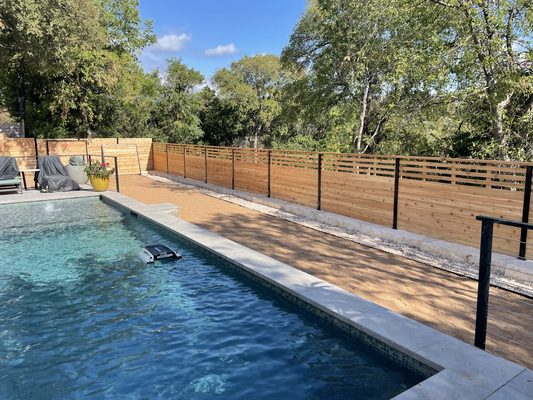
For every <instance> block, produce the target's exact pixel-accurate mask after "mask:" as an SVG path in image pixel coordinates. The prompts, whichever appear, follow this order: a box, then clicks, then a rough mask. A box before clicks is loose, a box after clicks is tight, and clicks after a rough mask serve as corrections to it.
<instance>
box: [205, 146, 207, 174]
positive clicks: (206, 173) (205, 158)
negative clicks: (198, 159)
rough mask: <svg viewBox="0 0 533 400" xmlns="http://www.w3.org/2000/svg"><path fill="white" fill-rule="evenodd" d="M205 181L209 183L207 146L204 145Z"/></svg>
mask: <svg viewBox="0 0 533 400" xmlns="http://www.w3.org/2000/svg"><path fill="white" fill-rule="evenodd" d="M204 183H207V146H204Z"/></svg>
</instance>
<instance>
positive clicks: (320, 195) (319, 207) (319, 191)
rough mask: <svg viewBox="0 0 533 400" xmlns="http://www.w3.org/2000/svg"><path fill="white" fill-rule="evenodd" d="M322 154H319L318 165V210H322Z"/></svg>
mask: <svg viewBox="0 0 533 400" xmlns="http://www.w3.org/2000/svg"><path fill="white" fill-rule="evenodd" d="M322 156H323V154H322V153H318V165H317V174H318V176H317V199H316V209H317V210H320V209H321V207H322Z"/></svg>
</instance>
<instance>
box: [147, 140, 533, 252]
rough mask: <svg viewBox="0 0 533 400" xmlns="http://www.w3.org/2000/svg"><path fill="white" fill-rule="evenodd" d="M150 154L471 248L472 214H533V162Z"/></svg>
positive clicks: (174, 147)
mask: <svg viewBox="0 0 533 400" xmlns="http://www.w3.org/2000/svg"><path fill="white" fill-rule="evenodd" d="M152 155H153V161H154V169H155V170H157V171H162V172H167V173H171V174H175V175H179V176H183V177H185V178H189V179H194V180H198V181H201V182H207V183H212V184H216V185H220V186H224V187H227V188H231V189H236V190H244V191H249V192H253V193H258V194H262V195H265V196H270V197H273V198H278V199H281V200H286V201H290V202H294V203H297V204H301V205H304V206H308V207H315V208H318V209H321V210H324V211H330V212H334V213H337V214H341V215H346V216H349V217H352V218H357V219H361V220H364V221H368V222H372V223H377V224H380V225H384V226H392V227H393V228H397V229H403V230H407V231H411V232H414V233H419V234H423V235H426V236H430V237H435V238H438V239H443V240H448V241H452V242H457V243H461V244H466V245H469V246H475V247H477V246H478V245H479V242H478V234H479V226H477V225H476V223H475V217H476V215H480V214H490V215H495V216H496V217H499V218H507V219H515V220H522V222H528V221H529V220H530V218H531V217H532V216H531V215H530V213H531V208H530V207H529V193H530V192H531V173H529V175H528V170H531V168H532V166H533V164H532V163H519V162H508V161H498V160H473V159H459V158H438V157H410V156H388V155H368V154H344V153H329V152H321V153H319V152H306V151H284V150H283V151H282V150H269V149H250V148H232V147H217V146H197V145H184V144H168V143H154V144H153V147H152ZM526 203H527V204H526ZM495 232H496V233H497V234H496V235H495V239H494V249H495V250H496V251H498V252H502V253H505V254H509V255H520V256H522V257H524V256H525V254H526V250H527V249H529V247H531V246H532V245H531V244H529V243H527V241H523V242H524V243H522V244H521V245H520V248H519V246H517V243H519V239H520V233H521V232H517V231H516V230H515V229H511V228H510V227H508V226H500V225H498V226H497V227H495Z"/></svg>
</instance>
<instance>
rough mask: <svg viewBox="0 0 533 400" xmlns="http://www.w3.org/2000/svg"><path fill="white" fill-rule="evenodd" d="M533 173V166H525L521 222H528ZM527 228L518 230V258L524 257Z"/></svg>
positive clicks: (523, 258) (522, 258)
mask: <svg viewBox="0 0 533 400" xmlns="http://www.w3.org/2000/svg"><path fill="white" fill-rule="evenodd" d="M532 175H533V166H531V165H528V166H527V167H526V182H525V185H524V202H523V204H522V222H525V223H527V222H529V208H530V204H531V178H532ZM527 231H528V230H527V228H524V227H523V228H522V229H521V230H520V250H519V251H518V258H519V259H520V260H525V259H526V244H527Z"/></svg>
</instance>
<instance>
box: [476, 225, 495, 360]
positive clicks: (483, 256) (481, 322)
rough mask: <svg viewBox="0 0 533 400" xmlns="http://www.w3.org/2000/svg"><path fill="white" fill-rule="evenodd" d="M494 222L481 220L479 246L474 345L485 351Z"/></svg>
mask: <svg viewBox="0 0 533 400" xmlns="http://www.w3.org/2000/svg"><path fill="white" fill-rule="evenodd" d="M493 233H494V222H493V221H491V220H486V219H482V220H481V244H480V246H479V277H478V286H477V309H476V333H475V338H474V345H475V346H476V347H479V348H480V349H483V350H485V341H486V339H487V318H488V313H489V289H490V266H491V261H492V234H493Z"/></svg>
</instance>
